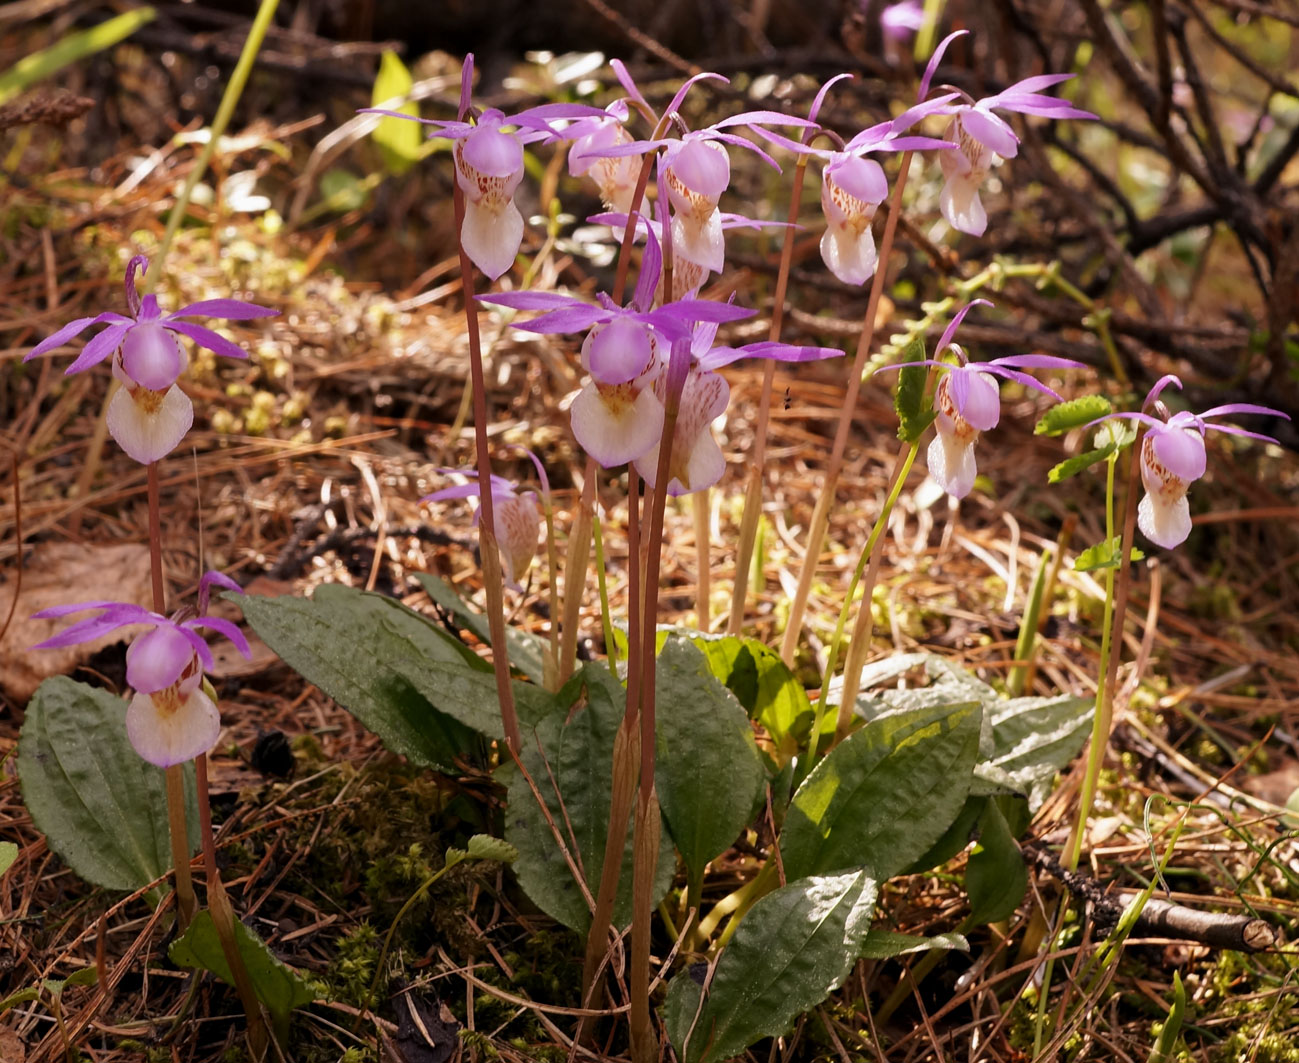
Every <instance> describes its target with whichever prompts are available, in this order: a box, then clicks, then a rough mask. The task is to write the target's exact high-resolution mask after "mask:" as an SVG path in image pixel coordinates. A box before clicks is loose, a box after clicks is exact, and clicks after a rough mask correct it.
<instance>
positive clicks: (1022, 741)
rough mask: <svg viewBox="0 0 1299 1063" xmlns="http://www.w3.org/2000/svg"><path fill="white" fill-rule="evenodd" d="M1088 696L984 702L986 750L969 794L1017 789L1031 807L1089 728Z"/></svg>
mask: <svg viewBox="0 0 1299 1063" xmlns="http://www.w3.org/2000/svg"><path fill="white" fill-rule="evenodd" d="M1093 704H1094V699H1093V698H1076V697H1072V696H1070V695H1067V694H1065V695H1061V696H1059V697H1054V698H1012V699H1011V700H1010V701H998V702H994V703H992V704H989V705H986V706H985V708H984V711H985V712H986V713H987V714H988V718H989V720H990V721H991V724H992V751H991V754H990V755H988V756H987V757H986V758H980V762H979V764H978V765H977V766H976V767H975V769H974V783H973V785H972V786H971V787H970V792H971V793H972V794H1006V793H1013V794H1023V795H1024V796H1025V797H1027V798H1028V801H1029V806H1030V808H1031V809H1032V810H1034V811H1036V810H1037V808H1038V806H1039V805H1040V804H1041V803H1042V802H1043V801H1044V800H1045V799H1046V796H1047V793H1048V792H1049V791H1050V787H1051V781H1052V779H1054V777H1055V773H1056V772H1057V771H1060V770H1061V769H1062V768H1064V766H1065V765H1066V764H1068V763H1069V761H1071V760H1072V759H1073V758H1074V756H1075V755H1076V754H1077V753H1078V751H1079V750H1080V749H1082V747H1083V743H1084V742H1086V741H1087V736H1088V735H1089V734H1090V733H1091V720H1092V706H1093Z"/></svg>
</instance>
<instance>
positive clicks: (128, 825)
mask: <svg viewBox="0 0 1299 1063" xmlns="http://www.w3.org/2000/svg"><path fill="white" fill-rule="evenodd" d="M18 778H19V781H20V782H21V784H22V791H23V802H24V803H25V804H26V805H27V809H28V811H30V812H31V814H32V821H33V822H34V823H35V824H36V826H37V827H38V828H39V829H40V830H41V832H42V833H43V834H44V835H45V837H46V839H47V840H48V842H49V846H50V849H52V850H53V851H54V852H56V853H57V854H58V855H59V856H60V857H61V858H62V859H63V861H64V862H65V863H66V864H67V865H68V866H69V867H70V868H72V870H73V871H75V872H76V873H77V874H78V875H80V876H81V877H82V878H84V879H85V880H86V881H87V882H93V883H95V884H96V885H99V886H105V887H107V888H108V889H115V890H137V889H140V888H141V887H142V886H146V885H148V884H149V883H150V882H152V881H154V880H155V879H157V878H161V877H162V876H163V875H165V874H166V873H167V871H168V869H169V868H170V867H171V841H170V830H169V827H168V823H167V784H166V780H165V775H164V772H163V770H162V769H161V768H157V767H154V766H153V765H152V764H150V763H148V762H147V761H145V760H142V759H141V758H140V755H139V754H138V753H136V751H135V750H134V749H133V748H132V747H131V743H130V741H128V739H127V737H126V702H125V701H123V700H122V699H121V698H119V697H116V696H114V695H113V694H110V693H108V692H107V691H106V690H99V689H97V688H96V687H90V686H86V685H85V684H84V683H78V682H75V681H74V680H72V679H69V678H67V677H66V676H55V677H53V678H52V679H47V680H45V682H44V683H42V684H41V685H40V686H39V687H37V689H36V693H35V694H34V695H33V696H32V700H31V701H30V702H29V703H28V705H27V717H26V719H25V720H24V721H23V729H22V733H21V735H20V736H19V739H18ZM185 784H186V805H187V815H188V818H189V823H190V828H191V834H190V839H189V841H190V851H191V852H193V851H195V850H196V849H197V848H198V837H197V833H196V832H195V825H196V824H197V823H198V804H197V800H196V797H195V791H194V770H193V766H192V765H186V772H185Z"/></svg>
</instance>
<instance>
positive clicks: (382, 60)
mask: <svg viewBox="0 0 1299 1063" xmlns="http://www.w3.org/2000/svg"><path fill="white" fill-rule="evenodd" d="M413 84H414V82H413V80H412V79H411V76H410V71H409V70H407V69H406V64H405V63H403V62H402V61H401V59H399V58H398V57H397V53H396V52H393V51H385V52H384V53H383V54H382V55H380V56H379V73H378V76H376V77H375V79H374V90H373V92H371V94H370V106H371V107H381V106H382V107H384V108H385V109H386V110H390V111H397V112H399V113H401V114H408V115H410V116H411V118H418V117H419V107H418V106H416V105H415V104H414V103H403V104H400V105H393V104H392V102H391V101H392V100H394V99H396V98H397V97H399V96H405V95H406V94H407V93H409V92H410V90H411V86H412V85H413ZM371 136H373V137H374V142H375V143H376V144H378V145H379V154H380V155H382V156H383V164H384V166H385V167H386V168H387V170H388V172H389V173H391V174H395V175H396V176H398V177H400V176H401V175H402V174H404V173H405V172H406V171H407V170H409V169H410V168H411V167H412V166H413V165H414V164H415V162H416V160H417V159H418V158H419V156H420V146H421V145H422V143H423V141H424V129H423V127H422V126H421V125H420V124H419V123H418V122H414V121H408V120H406V119H403V118H383V119H380V121H379V124H378V125H377V126H376V127H375V129H374V132H373V133H372V134H371Z"/></svg>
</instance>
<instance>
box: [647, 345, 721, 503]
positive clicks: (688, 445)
mask: <svg viewBox="0 0 1299 1063" xmlns="http://www.w3.org/2000/svg"><path fill="white" fill-rule="evenodd" d="M656 387H658V388H659V389H660V391H661V390H662V388H663V387H665V384H664V383H663V382H662V381H661V380H660V382H659V383H658V384H657V385H656ZM730 397H731V388H730V385H729V384H727V383H726V379H725V378H724V377H722V376H721V375H720V374H718V373H710V372H699V371H698V370H692V371H691V372H690V374H689V376H687V377H686V382H685V385H684V387H683V388H682V389H681V408H680V412H679V413H678V415H677V423H676V429H675V431H674V432H673V434H672V453H671V454H670V455H669V457H668V475H669V479H668V494H670V495H684V494H689V493H691V492H693V491H702V490H703V489H704V488H705V487H712V485H713V484H715V483H717V481H718V480H720V479H721V478H722V474H723V473H724V472H725V471H726V458H725V456H724V455H723V454H722V448H721V447H719V446H718V445H717V440H715V439H714V438H713V433H712V431H711V425H712V423H713V421H714V420H716V419H717V418H718V417H720V416H721V415H722V414H723V413H725V412H726V405H727V403H728V402H729V401H730ZM658 461H659V447H658V446H657V445H656V446H654V447H653V449H651V450H649V451H647V452H646V453H645V455H644V456H643V457H641V458H639V459H637V461H636V471H637V472H639V473H640V474H641V476H643V477H644V478H645V482H646V483H648V484H649V485H650V486H651V487H654V486H655V485H656V483H657V480H658Z"/></svg>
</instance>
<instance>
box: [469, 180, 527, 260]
mask: <svg viewBox="0 0 1299 1063" xmlns="http://www.w3.org/2000/svg"><path fill="white" fill-rule="evenodd" d="M460 243H461V244H462V245H463V246H464V249H465V254H466V255H468V256H469V261H470V262H472V263H473V264H474V265H475V266H477V267H478V268H479V269H480V270H482V271H483V273H484V274H485V275H486V276H487V277H488V278H489V279H491V280H496V278H497V277H499V276H500V275H501V274H502V273H504V272H506V271H507V270H508V269H509V268H510V267H511V266H512V265H514V258H515V256H516V255H517V254H518V253H519V245H520V244H522V243H523V215H522V214H520V213H519V208H518V207H516V206H515V205H514V202H513V200H507V201H506V202H505V203H504V205H502V206H499V207H492V206H487V205H485V204H483V203H474V202H473V201H471V200H469V199H467V198H466V200H465V223H464V226H463V227H462V228H461V230H460Z"/></svg>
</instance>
